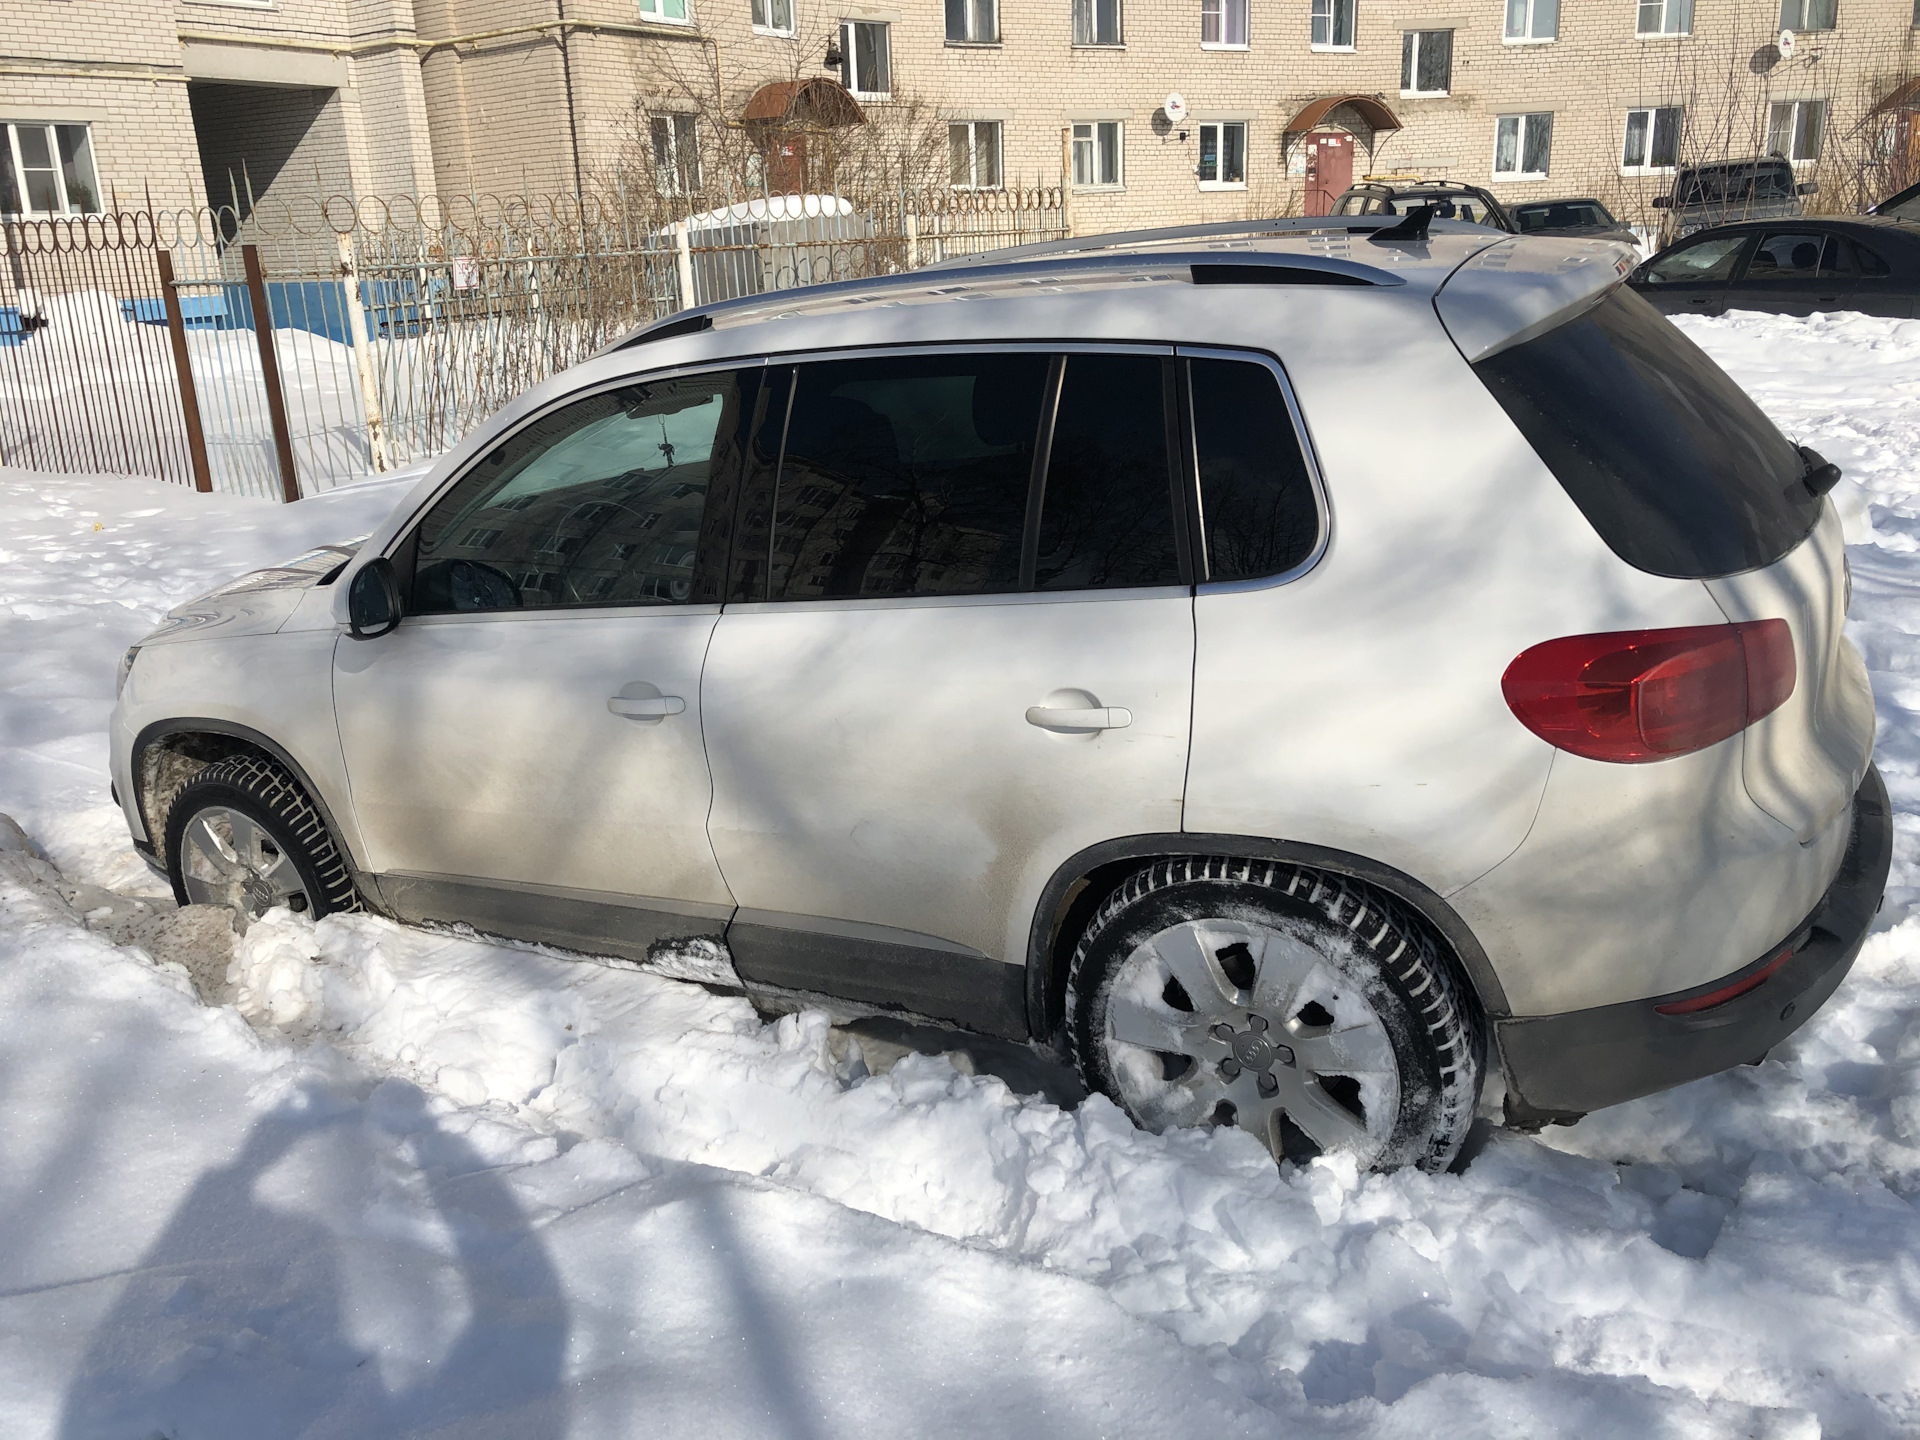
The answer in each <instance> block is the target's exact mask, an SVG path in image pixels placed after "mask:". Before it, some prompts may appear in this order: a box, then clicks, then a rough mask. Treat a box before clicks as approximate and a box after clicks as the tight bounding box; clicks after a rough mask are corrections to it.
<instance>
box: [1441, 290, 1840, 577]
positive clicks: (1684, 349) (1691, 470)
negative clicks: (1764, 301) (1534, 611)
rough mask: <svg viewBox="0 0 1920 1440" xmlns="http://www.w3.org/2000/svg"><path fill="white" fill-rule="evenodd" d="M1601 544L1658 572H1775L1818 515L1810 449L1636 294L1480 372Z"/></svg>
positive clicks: (1613, 299) (1613, 300)
mask: <svg viewBox="0 0 1920 1440" xmlns="http://www.w3.org/2000/svg"><path fill="white" fill-rule="evenodd" d="M1473 368H1474V370H1475V372H1476V373H1477V374H1478V375H1479V376H1480V379H1481V381H1482V382H1483V383H1484V384H1485V385H1486V387H1487V389H1488V390H1490V391H1491V392H1492V393H1493V396H1494V398H1495V399H1496V400H1498V401H1499V402H1500V404H1501V407H1502V408H1503V409H1505V410H1506V412H1507V414H1508V415H1509V416H1510V417H1511V418H1512V420H1513V422H1514V424H1515V425H1517V426H1518V427H1519V429H1520V433H1521V434H1523V435H1525V436H1526V437H1527V440H1528V442H1529V443H1530V444H1531V445H1532V446H1533V448H1534V450H1535V451H1536V452H1538V454H1539V456H1540V458H1541V459H1542V460H1543V461H1545V462H1546V465H1547V468H1548V469H1549V470H1551V471H1552V472H1553V474H1554V477H1555V478H1556V479H1557V480H1559V482H1560V484H1561V485H1562V486H1564V487H1565V489H1566V491H1567V494H1568V495H1570V496H1571V497H1572V498H1573V501H1574V503H1575V504H1576V505H1578V506H1579V507H1580V510H1581V513H1583V514H1584V515H1585V516H1586V517H1587V520H1588V521H1589V523H1591V524H1592V526H1593V528H1594V529H1595V530H1596V531H1598V532H1599V534H1600V538H1601V539H1602V540H1604V541H1606V543H1607V545H1608V546H1609V547H1610V548H1611V549H1612V550H1613V552H1614V553H1615V554H1616V555H1618V556H1619V557H1620V558H1621V559H1622V560H1625V561H1626V562H1627V563H1628V564H1629V565H1633V566H1635V567H1636V568H1638V569H1641V570H1646V571H1650V572H1651V573H1653V574H1656V575H1671V576H1677V577H1682V578H1686V579H1710V578H1712V577H1714V576H1719V575H1732V574H1735V573H1737V572H1739V571H1742V570H1753V569H1757V568H1759V567H1760V566H1763V565H1770V564H1772V563H1773V562H1774V561H1776V560H1778V559H1779V558H1780V557H1781V556H1783V555H1785V554H1786V553H1787V552H1788V551H1789V550H1791V549H1792V548H1793V547H1794V546H1795V545H1797V544H1798V543H1799V542H1800V541H1801V540H1802V539H1803V538H1805V536H1806V535H1807V533H1808V531H1810V530H1811V529H1812V528H1813V526H1814V522H1815V521H1816V520H1818V519H1819V517H1820V506H1821V501H1820V500H1819V499H1818V498H1816V497H1814V496H1812V495H1809V494H1808V493H1807V491H1806V488H1805V487H1804V486H1803V485H1801V484H1800V483H1799V482H1800V477H1801V474H1802V473H1803V472H1804V470H1805V469H1806V466H1805V463H1804V462H1803V461H1802V460H1801V458H1800V455H1799V452H1798V451H1797V450H1795V449H1794V447H1793V445H1792V444H1790V443H1789V442H1788V440H1787V438H1786V437H1785V436H1784V435H1782V434H1781V433H1780V432H1779V430H1777V429H1776V428H1775V427H1774V424H1773V422H1772V421H1771V420H1769V419H1767V417H1766V416H1765V415H1764V414H1762V413H1761V411H1760V407H1759V406H1757V405H1755V404H1754V403H1753V401H1752V400H1750V399H1748V398H1747V394H1746V392H1745V391H1743V390H1742V389H1741V388H1740V387H1739V386H1738V385H1736V384H1734V383H1733V381H1732V380H1731V379H1729V378H1728V377H1727V375H1726V373H1725V372H1724V371H1723V370H1721V369H1720V367H1719V366H1717V365H1715V364H1714V363H1713V361H1712V360H1710V359H1708V358H1707V356H1706V354H1705V353H1704V352H1703V351H1702V350H1701V349H1700V348H1699V347H1698V346H1696V345H1695V344H1694V343H1693V342H1692V341H1691V340H1689V339H1687V337H1686V336H1684V335H1682V334H1681V333H1680V331H1679V330H1678V329H1677V328H1675V327H1674V326H1673V325H1671V324H1669V323H1668V322H1667V320H1666V319H1665V318H1664V317H1662V316H1661V314H1660V313H1659V312H1658V311H1657V310H1655V309H1654V308H1653V307H1652V306H1651V305H1649V304H1648V303H1647V302H1646V301H1645V300H1643V299H1642V298H1640V297H1639V296H1638V295H1636V294H1634V293H1633V292H1632V291H1630V290H1627V289H1625V288H1618V289H1615V290H1614V291H1613V293H1612V294H1610V295H1609V296H1608V297H1607V298H1606V299H1605V300H1604V301H1602V302H1601V303H1600V304H1599V305H1598V306H1596V307H1595V308H1594V309H1592V310H1589V311H1588V312H1587V313H1586V314H1584V315H1581V316H1579V317H1578V318H1576V319H1573V320H1570V321H1568V322H1567V323H1566V324H1564V325H1560V326H1557V327H1556V328H1554V329H1552V330H1549V331H1547V332H1546V333H1545V334H1543V335H1540V336H1538V337H1536V338H1534V339H1532V340H1529V341H1526V342H1525V343H1523V344H1520V345H1516V346H1513V347H1512V348H1511V349H1508V350H1503V351H1501V352H1500V353H1499V354H1497V355H1492V356H1489V357H1488V358H1487V359H1485V360H1482V361H1480V362H1479V363H1478V364H1476V365H1475V366H1474V367H1473Z"/></svg>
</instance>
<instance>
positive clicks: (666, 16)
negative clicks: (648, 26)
mask: <svg viewBox="0 0 1920 1440" xmlns="http://www.w3.org/2000/svg"><path fill="white" fill-rule="evenodd" d="M640 18H641V19H643V20H665V21H666V22H668V23H669V24H672V25H684V24H686V23H687V0H640Z"/></svg>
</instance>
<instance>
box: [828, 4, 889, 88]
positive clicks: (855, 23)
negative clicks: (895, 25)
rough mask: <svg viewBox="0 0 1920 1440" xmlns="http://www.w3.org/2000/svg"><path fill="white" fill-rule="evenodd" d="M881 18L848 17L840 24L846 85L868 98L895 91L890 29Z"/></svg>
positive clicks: (841, 50)
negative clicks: (855, 18) (849, 18)
mask: <svg viewBox="0 0 1920 1440" xmlns="http://www.w3.org/2000/svg"><path fill="white" fill-rule="evenodd" d="M891 28H892V27H890V26H889V25H887V24H886V23H885V22H883V21H878V20H847V21H843V22H842V23H841V26H840V54H841V55H842V57H844V59H843V64H844V67H845V72H846V86H847V89H849V90H851V91H853V93H854V94H856V95H858V96H861V97H862V98H863V99H868V100H884V99H886V98H887V97H888V96H889V95H891V94H892V93H893V53H892V43H891V36H890V35H889V31H890V29H891Z"/></svg>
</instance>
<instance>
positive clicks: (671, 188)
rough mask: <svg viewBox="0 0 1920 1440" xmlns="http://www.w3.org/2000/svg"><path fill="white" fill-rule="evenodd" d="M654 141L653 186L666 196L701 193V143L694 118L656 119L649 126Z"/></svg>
mask: <svg viewBox="0 0 1920 1440" xmlns="http://www.w3.org/2000/svg"><path fill="white" fill-rule="evenodd" d="M647 128H648V130H649V131H650V132H651V134H652V137H653V183H654V185H655V187H656V188H657V189H658V190H659V191H660V193H661V194H662V195H695V194H698V193H699V191H700V140H699V136H698V134H697V133H696V131H695V127H694V118H693V116H691V115H655V116H653V117H652V118H651V119H650V120H649V121H648V122H647Z"/></svg>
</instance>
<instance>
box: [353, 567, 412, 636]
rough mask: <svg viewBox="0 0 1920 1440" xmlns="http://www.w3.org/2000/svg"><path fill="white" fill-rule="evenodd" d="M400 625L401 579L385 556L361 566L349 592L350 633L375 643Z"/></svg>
mask: <svg viewBox="0 0 1920 1440" xmlns="http://www.w3.org/2000/svg"><path fill="white" fill-rule="evenodd" d="M399 623H400V580H399V577H398V576H396V575H395V574H394V571H393V561H391V560H389V559H388V558H387V557H386V556H384V555H382V556H380V557H378V558H377V559H374V560H370V561H368V562H367V563H366V564H365V565H363V566H361V567H360V570H359V573H357V574H356V575H355V576H354V577H353V585H352V587H351V588H350V589H349V590H348V591H347V633H348V634H349V635H351V636H353V638H354V639H356V640H375V639H378V638H379V637H380V636H382V635H385V634H386V633H387V632H388V631H389V630H391V629H393V628H394V626H396V625H398V624H399Z"/></svg>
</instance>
